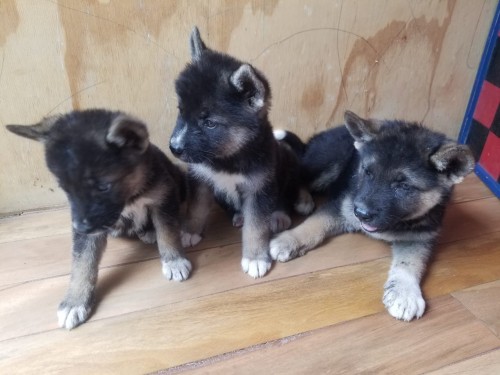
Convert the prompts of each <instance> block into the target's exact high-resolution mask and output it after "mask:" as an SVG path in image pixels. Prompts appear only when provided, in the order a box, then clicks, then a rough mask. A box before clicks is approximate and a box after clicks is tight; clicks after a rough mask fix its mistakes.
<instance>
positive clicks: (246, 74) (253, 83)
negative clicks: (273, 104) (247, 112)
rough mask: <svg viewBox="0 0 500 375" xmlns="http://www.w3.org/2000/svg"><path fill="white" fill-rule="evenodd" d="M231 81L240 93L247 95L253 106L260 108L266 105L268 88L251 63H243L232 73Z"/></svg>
mask: <svg viewBox="0 0 500 375" xmlns="http://www.w3.org/2000/svg"><path fill="white" fill-rule="evenodd" d="M229 81H230V82H231V84H232V85H233V86H234V88H235V89H236V90H237V91H238V92H239V93H241V94H246V95H247V98H248V103H249V104H250V106H251V107H252V108H255V109H256V110H259V109H261V108H263V107H264V106H265V105H266V100H267V96H268V95H267V94H268V88H266V85H265V83H264V81H263V80H262V79H261V78H260V77H259V76H258V75H257V73H256V72H255V70H254V69H253V68H252V67H251V66H250V65H248V64H243V65H241V66H240V67H239V68H238V69H237V70H236V71H234V72H233V74H231V77H229Z"/></svg>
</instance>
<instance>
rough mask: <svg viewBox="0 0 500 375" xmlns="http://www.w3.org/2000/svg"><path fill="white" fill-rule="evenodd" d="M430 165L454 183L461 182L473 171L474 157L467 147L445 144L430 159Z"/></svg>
mask: <svg viewBox="0 0 500 375" xmlns="http://www.w3.org/2000/svg"><path fill="white" fill-rule="evenodd" d="M430 161H431V164H432V165H433V166H434V168H436V169H437V170H438V171H439V172H441V173H444V174H446V175H447V176H448V178H449V179H450V180H451V181H452V182H453V183H454V184H458V183H459V182H462V180H463V179H464V177H465V176H467V175H468V174H469V173H471V172H472V171H473V170H474V164H475V161H474V156H472V152H471V151H470V149H469V147H467V146H466V145H460V144H457V143H454V142H449V143H445V144H444V145H442V146H441V147H440V148H439V150H437V151H436V152H435V153H434V154H432V155H431V157H430Z"/></svg>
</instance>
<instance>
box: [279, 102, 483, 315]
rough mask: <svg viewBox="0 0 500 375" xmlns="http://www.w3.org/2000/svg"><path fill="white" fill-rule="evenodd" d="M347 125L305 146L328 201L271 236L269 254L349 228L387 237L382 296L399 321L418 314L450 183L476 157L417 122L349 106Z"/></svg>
mask: <svg viewBox="0 0 500 375" xmlns="http://www.w3.org/2000/svg"><path fill="white" fill-rule="evenodd" d="M345 125H346V128H347V129H346V128H344V127H341V128H334V129H330V130H327V131H325V132H322V133H319V134H318V135H316V136H315V137H313V138H312V139H311V140H310V141H309V142H308V144H307V145H306V147H305V152H304V156H303V158H302V162H303V168H304V175H305V176H306V179H307V182H308V183H309V185H310V186H311V187H313V188H314V189H315V190H318V191H327V192H328V196H329V197H328V201H327V203H326V204H325V205H324V206H322V207H321V208H320V209H318V210H317V211H316V212H315V213H314V214H313V215H311V216H310V217H309V218H308V219H306V221H304V223H302V224H301V225H299V226H297V227H296V228H294V229H292V230H290V231H286V232H283V233H281V234H280V235H278V236H277V237H276V238H275V239H273V240H272V241H271V256H272V257H273V258H274V259H277V260H279V261H282V262H284V261H288V260H290V259H293V258H295V257H297V256H301V255H304V254H305V253H307V251H309V250H311V249H313V248H314V247H316V246H318V245H319V244H320V243H321V242H322V241H323V240H324V239H325V238H327V237H332V236H335V235H338V234H341V233H345V232H363V233H365V234H366V235H368V236H370V237H373V238H376V239H380V240H384V241H387V242H389V243H390V244H391V246H392V253H393V260H392V266H391V269H390V271H389V278H388V280H387V282H386V284H385V288H384V297H383V302H384V304H385V306H386V308H387V310H388V311H389V313H390V314H391V315H392V316H394V317H396V318H397V319H402V320H406V321H409V320H412V319H413V318H420V317H421V316H422V314H423V313H424V310H425V301H424V299H423V298H422V292H421V290H420V280H421V278H422V275H423V274H424V272H425V269H426V267H427V261H428V259H429V257H430V255H431V251H432V247H433V245H434V244H435V242H436V238H437V236H438V232H439V229H440V227H441V222H442V219H443V215H444V211H445V207H446V204H447V203H448V201H449V199H450V196H451V192H452V189H453V186H454V185H455V184H456V183H458V182H460V181H462V179H463V178H464V176H466V175H467V174H469V173H470V172H471V171H472V170H473V167H474V159H473V157H472V154H471V152H470V150H469V149H468V147H467V146H465V145H459V144H457V143H456V142H454V141H452V140H450V139H447V138H446V137H445V136H444V135H443V134H440V133H436V132H434V131H431V130H429V129H426V128H424V127H423V126H421V125H419V124H413V123H406V122H402V121H374V120H365V119H362V118H360V117H358V116H356V115H355V114H354V113H352V112H346V114H345ZM349 138H350V139H349Z"/></svg>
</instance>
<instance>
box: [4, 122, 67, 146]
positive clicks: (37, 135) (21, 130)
mask: <svg viewBox="0 0 500 375" xmlns="http://www.w3.org/2000/svg"><path fill="white" fill-rule="evenodd" d="M58 119H59V116H51V117H46V118H44V119H43V120H42V121H40V122H39V123H38V124H34V125H7V130H9V131H11V132H12V133H14V134H17V135H19V136H21V137H25V138H29V139H34V140H35V141H39V142H45V141H46V140H47V139H48V138H49V137H50V131H51V130H52V127H53V126H54V124H55V123H56V122H57V120H58Z"/></svg>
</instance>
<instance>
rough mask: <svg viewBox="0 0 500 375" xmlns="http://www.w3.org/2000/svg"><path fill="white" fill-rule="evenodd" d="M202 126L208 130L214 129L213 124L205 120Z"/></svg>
mask: <svg viewBox="0 0 500 375" xmlns="http://www.w3.org/2000/svg"><path fill="white" fill-rule="evenodd" d="M203 126H205V127H206V128H209V129H213V128H215V122H213V121H211V120H208V119H207V120H205V121H203Z"/></svg>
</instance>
